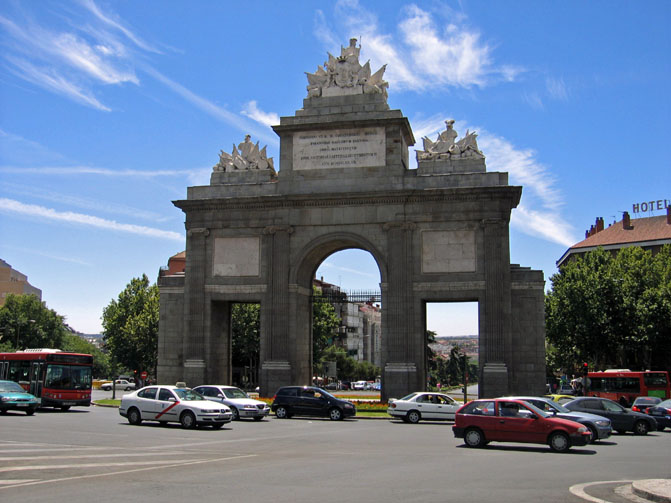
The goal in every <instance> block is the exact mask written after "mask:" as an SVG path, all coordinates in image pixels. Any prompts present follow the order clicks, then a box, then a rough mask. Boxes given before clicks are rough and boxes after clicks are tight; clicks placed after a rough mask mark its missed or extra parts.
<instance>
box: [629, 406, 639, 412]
mask: <svg viewBox="0 0 671 503" xmlns="http://www.w3.org/2000/svg"><path fill="white" fill-rule="evenodd" d="M631 410H633V411H634V412H641V409H639V408H638V407H637V406H636V405H634V406H633V407H632V408H631Z"/></svg>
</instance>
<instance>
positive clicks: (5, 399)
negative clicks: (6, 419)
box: [0, 396, 11, 402]
mask: <svg viewBox="0 0 671 503" xmlns="http://www.w3.org/2000/svg"><path fill="white" fill-rule="evenodd" d="M0 400H2V401H3V402H9V401H10V400H11V398H10V397H8V396H3V397H0Z"/></svg>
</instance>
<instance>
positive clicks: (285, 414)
mask: <svg viewBox="0 0 671 503" xmlns="http://www.w3.org/2000/svg"><path fill="white" fill-rule="evenodd" d="M275 417H276V418H278V419H288V418H289V411H287V409H286V408H285V407H282V406H281V405H280V406H279V407H278V408H277V409H275Z"/></svg>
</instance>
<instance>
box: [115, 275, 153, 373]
mask: <svg viewBox="0 0 671 503" xmlns="http://www.w3.org/2000/svg"><path fill="white" fill-rule="evenodd" d="M158 318H159V294H158V287H157V286H156V285H155V284H154V285H150V284H149V279H148V278H147V276H146V275H145V274H143V275H142V277H141V278H133V279H132V280H131V282H130V283H128V285H126V288H125V289H124V290H123V291H122V292H121V293H120V294H119V297H118V299H117V300H112V301H111V302H110V303H109V305H108V306H107V307H106V308H105V309H104V310H103V341H104V343H105V348H106V349H107V350H108V353H109V355H110V357H111V359H112V360H113V362H114V363H118V364H121V365H122V366H124V367H126V368H127V369H128V370H135V371H138V372H140V371H143V370H146V371H148V372H149V373H150V374H152V373H155V370H156V359H157V353H158Z"/></svg>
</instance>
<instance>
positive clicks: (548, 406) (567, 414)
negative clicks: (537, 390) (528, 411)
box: [508, 396, 613, 443]
mask: <svg viewBox="0 0 671 503" xmlns="http://www.w3.org/2000/svg"><path fill="white" fill-rule="evenodd" d="M508 398H514V399H516V400H524V401H525V402H527V403H530V404H532V405H535V406H536V407H538V408H539V409H540V410H542V411H544V412H548V413H550V414H553V415H555V416H557V417H559V418H562V419H570V420H571V421H575V422H576V423H580V424H583V425H585V426H586V427H587V428H589V431H590V432H591V433H592V438H591V440H590V442H591V443H594V442H596V441H597V440H603V439H605V438H608V437H610V435H611V433H612V431H613V430H612V426H611V422H610V419H608V418H607V417H603V416H599V415H597V414H590V413H588V412H575V411H570V410H569V409H567V408H566V407H564V406H563V405H560V404H558V403H557V402H553V401H552V400H550V399H549V398H543V397H539V396H514V397H508Z"/></svg>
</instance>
